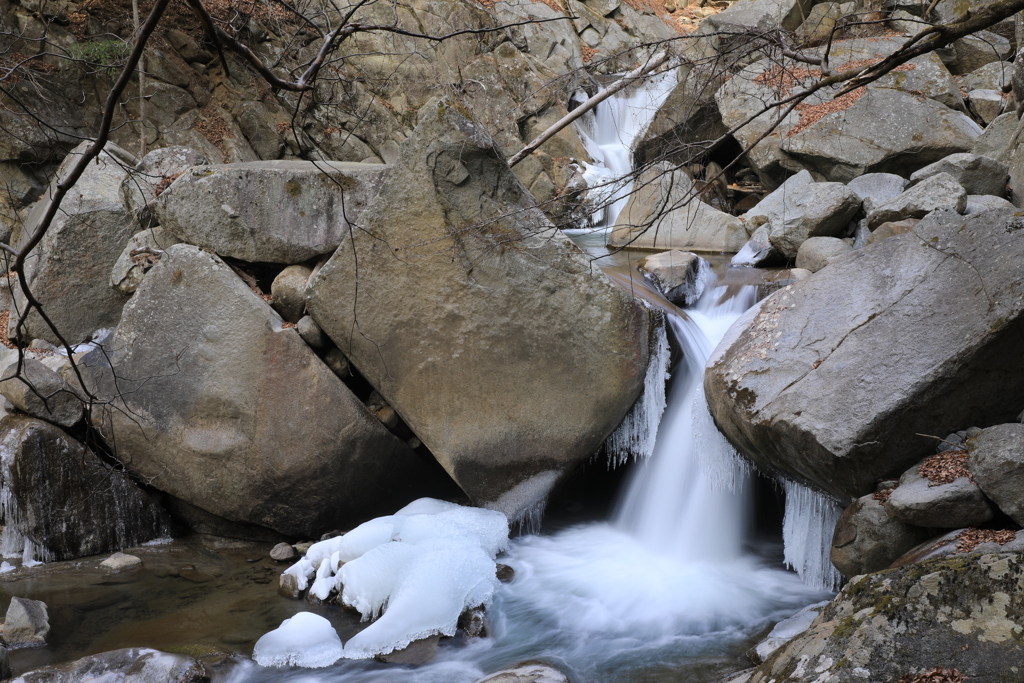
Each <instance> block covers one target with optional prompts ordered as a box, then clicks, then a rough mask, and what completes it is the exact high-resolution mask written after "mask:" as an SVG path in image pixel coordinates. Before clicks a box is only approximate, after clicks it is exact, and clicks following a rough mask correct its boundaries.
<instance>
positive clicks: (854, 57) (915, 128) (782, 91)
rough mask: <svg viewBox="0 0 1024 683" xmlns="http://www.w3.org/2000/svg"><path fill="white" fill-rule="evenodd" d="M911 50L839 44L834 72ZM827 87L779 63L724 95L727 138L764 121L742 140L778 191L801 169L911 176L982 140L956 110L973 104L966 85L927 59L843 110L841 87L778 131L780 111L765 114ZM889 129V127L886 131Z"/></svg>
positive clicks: (807, 104)
mask: <svg viewBox="0 0 1024 683" xmlns="http://www.w3.org/2000/svg"><path fill="white" fill-rule="evenodd" d="M723 14H724V13H723ZM903 42H904V39H901V38H872V39H866V40H864V39H861V40H841V41H836V42H835V43H833V44H832V45H831V46H830V47H829V49H830V56H829V60H830V65H832V66H833V67H834V68H838V69H842V68H844V67H845V66H846V65H853V64H858V63H863V62H864V61H865V60H871V61H874V60H878V59H881V58H883V57H885V56H887V55H889V54H891V53H892V52H894V51H895V50H897V49H899V47H900V46H901V45H902V44H903ZM823 49H824V48H817V49H815V50H811V51H810V52H811V53H812V54H818V52H819V51H821V50H823ZM819 79H820V72H819V71H818V70H816V69H814V68H809V67H807V65H806V64H800V63H792V64H790V63H785V62H783V63H780V62H779V59H778V58H777V57H775V56H773V57H772V58H770V59H763V60H760V61H758V62H755V63H753V64H750V65H748V66H746V67H744V68H743V69H741V70H740V71H739V72H738V73H736V74H735V75H734V76H733V77H732V78H731V79H730V80H729V81H728V82H727V83H726V84H725V85H723V86H722V87H721V88H720V89H719V91H718V92H717V93H716V95H715V100H716V102H717V104H718V109H719V111H720V112H721V115H722V119H723V122H724V124H725V126H726V127H727V128H730V129H731V128H733V127H735V126H737V125H739V124H741V123H744V122H746V121H747V120H748V119H750V118H751V117H754V118H753V120H752V121H750V122H749V123H748V124H746V125H744V126H743V127H742V128H741V129H739V130H738V131H737V132H736V134H735V137H736V139H737V141H738V142H739V143H740V144H741V145H742V146H743V147H744V148H747V147H751V146H752V149H751V150H750V151H749V152H748V154H747V159H748V160H749V162H750V163H751V166H752V167H753V168H754V170H756V171H757V172H758V175H759V176H760V177H761V180H762V182H764V183H765V184H766V185H767V186H769V187H775V186H776V185H777V184H778V183H779V182H781V181H782V180H783V179H784V178H785V177H786V176H787V175H789V174H790V173H793V172H796V171H798V170H800V169H801V168H810V169H812V170H814V171H816V172H818V173H820V174H821V175H822V176H823V177H824V178H825V179H826V180H832V181H839V182H847V181H850V180H852V179H853V178H856V177H858V176H860V175H863V174H865V173H870V172H876V171H877V172H891V173H897V174H900V175H907V174H909V173H910V172H912V171H914V170H916V169H917V168H919V167H921V166H924V165H926V164H929V163H931V162H933V161H937V160H939V159H941V158H942V157H944V156H947V155H949V154H952V153H955V152H967V151H970V148H971V145H972V143H973V140H974V139H975V138H976V137H977V136H978V135H979V134H980V133H981V128H979V127H978V125H977V124H975V123H974V122H973V121H971V120H970V119H969V118H967V117H966V116H965V115H964V114H962V113H960V112H958V111H954V110H953V109H951V108H957V109H959V108H962V107H963V99H962V97H961V95H960V91H959V87H958V86H957V84H956V81H955V80H954V79H953V77H952V76H951V75H950V73H949V72H948V71H947V70H946V68H945V66H943V64H942V62H941V60H939V58H938V57H936V56H935V55H934V54H930V55H926V56H922V57H918V58H917V59H914V60H912V61H910V62H908V63H907V64H906V65H903V66H901V67H899V68H898V69H897V70H896V71H894V72H892V73H890V74H888V75H887V76H885V77H884V78H882V79H879V80H878V81H876V82H875V83H873V84H872V85H870V86H868V87H867V88H865V89H858V90H856V91H854V92H852V93H849V94H847V95H845V96H843V97H842V98H841V99H839V100H834V96H835V95H836V94H837V93H838V91H839V88H838V87H832V88H824V89H822V90H820V91H818V92H816V93H814V94H813V95H811V96H810V97H809V98H807V99H806V100H805V101H804V102H802V103H801V104H800V105H799V107H798V108H797V109H796V110H795V111H793V112H790V113H789V114H788V115H787V116H786V117H785V118H784V119H783V120H782V121H780V122H778V125H777V126H775V123H776V119H778V117H779V114H780V112H779V110H778V108H775V109H770V110H769V111H767V112H763V113H761V112H762V110H763V109H764V108H765V107H766V106H767V105H769V104H771V103H772V102H775V101H780V100H782V99H785V98H787V97H788V96H789V95H792V94H794V93H796V92H798V91H799V89H800V88H802V87H807V86H810V85H812V84H814V83H815V82H817V81H818V80H819ZM921 95H924V97H921ZM879 120H884V121H886V122H887V123H888V124H889V125H887V126H885V127H883V128H879V126H878V125H877V122H878V121H879ZM773 126H774V127H773ZM762 137H763V139H762ZM755 143H756V144H755Z"/></svg>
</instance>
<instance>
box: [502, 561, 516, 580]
mask: <svg viewBox="0 0 1024 683" xmlns="http://www.w3.org/2000/svg"><path fill="white" fill-rule="evenodd" d="M497 575H498V581H501V582H502V583H511V582H512V579H514V578H516V571H515V570H514V569H512V567H510V566H508V565H507V564H499V565H497Z"/></svg>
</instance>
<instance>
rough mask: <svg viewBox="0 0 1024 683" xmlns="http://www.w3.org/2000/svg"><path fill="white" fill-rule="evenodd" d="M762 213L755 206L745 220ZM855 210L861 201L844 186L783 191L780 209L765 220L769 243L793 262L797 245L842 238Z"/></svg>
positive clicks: (823, 184)
mask: <svg viewBox="0 0 1024 683" xmlns="http://www.w3.org/2000/svg"><path fill="white" fill-rule="evenodd" d="M781 189H782V188H780V190H781ZM776 192H779V190H776ZM773 194H774V193H773ZM769 197H771V196H770V195H769ZM766 200H767V198H766ZM763 203H764V202H762V204H763ZM761 210H762V209H761V204H758V205H757V206H756V207H754V208H753V209H751V210H750V211H749V212H748V213H747V217H748V218H747V220H748V221H750V220H751V214H758V213H759V212H760V211H761ZM858 210H860V197H858V196H857V193H856V192H854V191H853V190H850V189H848V188H847V187H846V186H845V185H843V184H841V183H809V184H807V185H803V186H801V187H798V188H796V189H794V190H792V191H785V192H784V193H783V201H782V207H781V209H780V210H778V211H774V210H769V211H768V212H767V215H766V218H767V219H768V225H769V226H770V227H771V232H770V233H769V236H768V239H769V241H771V243H772V245H773V246H774V247H775V248H776V249H778V250H779V253H781V254H782V255H783V256H784V257H786V258H788V259H792V258H796V255H797V251H798V250H799V248H800V245H801V244H803V243H804V242H805V241H806V240H807V239H809V238H811V237H835V236H837V235H840V234H842V232H843V231H844V230H846V227H847V226H848V225H849V224H850V220H851V219H852V218H853V217H854V215H855V214H856V213H857V211H858Z"/></svg>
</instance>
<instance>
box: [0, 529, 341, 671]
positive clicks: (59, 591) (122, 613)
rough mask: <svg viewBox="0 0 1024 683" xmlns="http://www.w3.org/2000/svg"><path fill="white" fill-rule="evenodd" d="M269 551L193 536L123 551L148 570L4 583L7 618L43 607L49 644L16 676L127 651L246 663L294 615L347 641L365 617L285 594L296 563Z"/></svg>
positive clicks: (17, 664)
mask: <svg viewBox="0 0 1024 683" xmlns="http://www.w3.org/2000/svg"><path fill="white" fill-rule="evenodd" d="M270 548H271V546H270V544H259V543H245V542H240V541H233V540H230V539H219V538H215V537H210V536H192V537H189V538H187V539H178V540H174V541H169V542H167V543H163V544H160V545H151V546H143V547H139V548H130V549H127V550H125V552H127V553H130V554H132V555H136V556H138V557H139V558H141V559H142V561H143V567H142V568H141V569H135V570H131V571H127V572H122V573H116V574H112V573H110V572H108V571H106V570H104V569H103V568H101V567H100V562H101V561H102V560H104V559H106V558H107V557H108V556H107V555H99V556H95V557H89V558H84V559H81V560H74V561H70V562H54V563H50V564H46V565H42V566H37V567H34V568H23V569H18V570H15V571H11V572H6V573H4V574H0V609H2V610H3V611H6V610H7V606H8V605H9V604H10V601H11V598H12V597H14V596H18V597H23V598H30V599H33V600H42V601H43V602H45V603H46V605H47V607H48V609H49V615H50V626H51V630H50V635H49V636H48V638H47V645H46V646H45V647H42V648H34V649H21V650H14V651H12V652H11V665H12V667H13V669H14V672H15V673H20V672H23V671H26V670H29V669H33V668H36V667H39V666H44V665H47V664H55V663H59V662H65V661H69V660H73V659H77V658H79V657H83V656H85V655H89V654H95V653H98V652H104V651H107V650H114V649H117V648H122V647H135V646H145V647H153V648H157V649H161V650H168V651H185V652H187V653H188V654H207V655H211V656H215V655H216V654H217V653H224V654H227V653H239V654H242V655H245V656H248V655H249V654H251V653H252V647H253V645H254V644H255V642H256V640H257V639H258V638H259V637H260V636H262V635H263V634H264V633H266V632H267V631H269V630H271V629H274V628H276V627H277V626H278V625H280V623H281V621H282V620H284V619H287V618H288V617H291V616H293V615H294V614H295V613H296V612H299V611H302V610H307V611H311V612H316V613H318V614H322V615H323V616H324V617H326V618H328V619H330V620H331V622H332V623H333V624H334V626H335V628H337V629H338V632H339V634H340V635H341V636H342V638H344V639H347V638H348V637H350V636H351V634H353V633H355V632H356V631H358V630H359V620H358V615H355V614H353V613H350V612H347V611H343V610H341V609H340V608H337V607H328V606H314V605H310V604H308V603H306V602H305V601H299V600H290V599H287V598H284V597H282V596H280V595H278V593H277V583H278V578H277V577H278V575H279V574H280V573H281V572H282V571H283V570H284V569H285V568H287V567H288V563H277V562H275V561H274V560H272V559H270V556H269V552H270Z"/></svg>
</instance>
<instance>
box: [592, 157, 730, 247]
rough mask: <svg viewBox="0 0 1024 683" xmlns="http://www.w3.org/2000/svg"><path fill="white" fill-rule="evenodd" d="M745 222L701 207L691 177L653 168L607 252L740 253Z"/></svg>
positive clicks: (639, 183)
mask: <svg viewBox="0 0 1024 683" xmlns="http://www.w3.org/2000/svg"><path fill="white" fill-rule="evenodd" d="M747 237H748V235H747V229H746V228H745V227H744V226H743V222H742V221H740V219H738V218H736V217H735V216H732V215H730V214H727V213H725V212H724V211H719V210H718V209H716V208H714V207H712V206H711V205H709V204H705V203H704V202H703V201H701V197H700V192H699V191H698V190H697V188H696V186H695V185H694V182H693V181H692V180H691V179H690V177H689V176H688V175H686V173H684V172H683V171H680V170H677V169H676V168H675V166H673V165H672V164H670V163H667V162H662V163H659V164H654V165H652V166H651V167H649V168H647V169H646V170H644V172H643V173H641V174H640V176H639V177H638V178H637V181H636V187H635V188H634V190H633V194H632V195H630V197H629V201H628V202H627V203H626V206H625V207H624V208H623V209H622V212H621V213H620V214H619V217H618V219H617V220H616V222H615V227H614V228H612V231H611V232H610V233H609V235H608V246H610V247H629V248H631V249H654V250H658V251H663V250H666V249H681V250H683V251H687V250H694V251H715V252H717V251H739V250H740V249H741V248H742V247H743V245H744V244H745V243H746V241H747Z"/></svg>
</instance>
